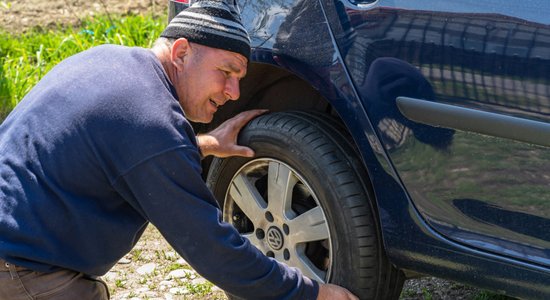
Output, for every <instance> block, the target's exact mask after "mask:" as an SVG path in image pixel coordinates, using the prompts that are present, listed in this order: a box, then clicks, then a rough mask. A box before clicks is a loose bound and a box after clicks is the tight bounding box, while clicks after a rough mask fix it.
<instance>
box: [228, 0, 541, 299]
mask: <svg viewBox="0 0 550 300" xmlns="http://www.w3.org/2000/svg"><path fill="white" fill-rule="evenodd" d="M358 2H361V1H353V2H352V1H338V0H318V1H315V0H271V1H257V0H240V1H239V6H240V9H241V11H242V19H243V24H245V27H246V28H247V30H248V31H249V33H250V36H251V42H252V46H253V52H252V56H251V66H252V67H253V66H254V65H261V64H267V65H270V66H273V67H276V68H279V69H284V70H286V71H288V72H290V73H292V74H294V75H296V76H297V77H299V78H301V79H302V80H304V81H305V82H307V84H308V85H310V86H311V87H313V88H314V89H315V90H317V91H318V92H319V93H320V94H321V95H322V96H323V97H324V98H325V99H326V100H327V101H328V102H329V103H330V105H331V107H332V108H333V109H334V110H335V111H336V112H337V113H338V115H339V116H340V118H341V119H342V121H343V122H344V124H345V125H346V127H347V129H348V131H349V133H350V134H351V136H352V137H353V140H354V142H355V144H356V147H357V149H358V152H359V154H360V156H361V158H362V160H363V162H364V165H365V168H366V170H367V172H368V174H369V177H370V178H369V180H370V183H371V187H372V192H373V195H374V196H375V198H376V211H377V212H378V219H379V221H380V226H381V232H382V237H383V240H384V245H385V250H386V252H387V254H388V256H389V258H390V260H391V261H392V262H393V263H394V264H395V265H396V266H397V267H399V268H401V269H405V270H411V271H414V272H419V273H424V274H430V275H433V276H438V277H443V278H448V279H452V280H456V281H461V282H464V283H468V284H471V285H475V286H480V287H483V288H487V289H492V290H495V291H498V292H501V293H507V294H510V295H515V296H520V297H524V298H538V299H547V298H550V285H549V284H548V283H549V282H550V252H549V251H550V250H549V249H550V245H549V243H550V225H549V222H550V221H549V220H550V219H549V218H550V193H548V192H549V189H550V185H549V183H550V173H549V172H548V170H550V151H549V149H548V147H547V146H548V141H546V139H545V138H544V137H545V136H546V135H547V134H548V132H547V127H548V123H549V122H550V115H549V112H550V76H549V74H550V51H549V50H550V49H549V47H550V26H549V23H550V19H549V18H548V17H547V16H545V13H541V12H543V11H548V9H545V8H550V7H549V6H550V4H549V3H548V2H547V1H536V0H526V1H522V2H521V3H520V2H514V1H510V0H504V1H496V0H475V1H474V0H457V1H441V0H438V1H434V0H431V1H428V0H422V1H420V0H407V1H405V0H380V1H374V2H373V1H366V2H362V4H361V5H358V4H357V3H358ZM354 3H355V4H354ZM243 92H244V93H246V91H243ZM399 97H403V98H402V99H405V102H406V100H407V99H408V100H410V101H408V102H407V103H406V104H400V105H398V103H397V98H399ZM411 103H412V104H411ZM407 104H408V106H407ZM246 108H254V106H253V105H251V104H250V103H249V104H247V106H246ZM407 109H408V111H407ZM411 109H412V111H413V112H414V111H416V114H414V113H412V114H411ZM429 109H432V110H429ZM445 109H448V110H449V111H451V112H452V113H449V114H448V115H446V117H441V116H439V115H442V114H443V113H444V112H445ZM455 111H459V112H460V113H462V114H460V113H459V114H455ZM427 113H432V114H434V115H436V117H435V118H434V119H430V118H426V116H425V114H427ZM477 113H482V114H483V113H487V114H489V115H490V116H493V117H494V120H500V121H502V122H500V123H499V122H497V121H494V120H493V121H494V122H493V121H490V122H489V123H483V122H481V123H479V124H478V123H475V122H473V121H472V120H475V117H476V116H477ZM437 116H439V119H438V118H437ZM501 117H502V118H501ZM510 118H512V119H510ZM462 119H464V120H462ZM481 119H483V120H485V119H484V118H483V117H482V118H481ZM510 120H512V121H510ZM533 123H534V124H535V125H536V124H539V125H541V126H540V127H537V126H533V127H529V126H530V125H532V124H533ZM487 124H492V125H490V126H493V127H491V128H489V131H487V130H488V129H487V126H488V125H487ZM513 124H515V125H513ZM525 124H527V125H526V126H527V127H528V129H529V128H530V129H529V130H531V131H529V130H527V131H522V130H523V129H522V130H519V131H517V128H523V127H522V126H524V125H525ZM518 126H519V127H518ZM500 127H502V128H500ZM541 128H542V129H541ZM491 130H492V131H491ZM514 130H516V131H517V132H519V133H517V132H516V133H517V134H516V135H514ZM539 130H540V131H539ZM495 132H496V133H495ZM499 132H500V134H499ZM525 132H527V133H528V134H525ZM538 133H540V136H539V134H538ZM518 134H519V135H518ZM523 135H527V136H525V137H524V136H523ZM531 138H532V139H531ZM533 141H540V142H538V143H537V142H533Z"/></svg>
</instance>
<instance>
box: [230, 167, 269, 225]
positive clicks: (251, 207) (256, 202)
mask: <svg viewBox="0 0 550 300" xmlns="http://www.w3.org/2000/svg"><path fill="white" fill-rule="evenodd" d="M229 193H230V195H231V197H232V198H233V200H234V201H235V203H236V204H237V205H238V206H239V208H240V209H241V210H242V211H243V212H244V214H245V215H246V216H247V217H248V218H249V219H250V220H251V221H252V223H253V224H254V226H255V227H257V226H258V224H259V221H260V219H261V218H262V216H263V215H264V209H265V207H266V206H267V204H266V203H265V201H264V199H263V198H262V196H261V195H260V193H259V192H258V190H257V189H256V187H254V186H253V185H252V183H251V182H250V181H249V180H248V178H247V177H246V176H244V175H243V174H239V175H237V177H235V179H233V182H231V188H230V190H229Z"/></svg>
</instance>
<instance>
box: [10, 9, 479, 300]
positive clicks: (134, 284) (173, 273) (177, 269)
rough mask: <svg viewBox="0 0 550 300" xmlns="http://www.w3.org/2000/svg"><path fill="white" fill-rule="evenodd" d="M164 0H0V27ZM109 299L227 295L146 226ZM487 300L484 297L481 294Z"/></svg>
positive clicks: (428, 287) (65, 20)
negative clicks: (194, 269) (201, 275)
mask: <svg viewBox="0 0 550 300" xmlns="http://www.w3.org/2000/svg"><path fill="white" fill-rule="evenodd" d="M166 3H167V1H165V0H99V1H86V0H48V1H43V0H17V1H3V0H0V28H2V29H4V30H6V31H8V32H13V33H16V32H22V31H25V30H26V29H28V28H32V27H42V28H50V27H55V24H56V23H62V24H67V25H78V24H79V22H80V21H81V20H82V19H83V18H85V17H86V16H93V15H96V14H105V13H108V14H111V15H121V14H122V15H123V14H132V13H148V14H153V15H157V16H164V15H166ZM104 279H105V281H106V282H107V283H108V285H109V289H110V291H111V297H112V299H114V300H116V299H226V297H225V295H224V294H223V292H222V291H221V290H220V289H219V288H217V287H216V286H214V285H212V284H211V283H210V282H208V281H206V280H205V279H203V278H202V277H200V276H199V275H198V274H197V273H196V272H195V271H193V269H192V268H191V267H190V266H189V265H188V264H187V263H186V262H185V261H184V260H183V259H182V258H181V257H179V256H178V255H177V254H176V253H175V252H174V250H173V249H172V248H171V247H170V246H169V245H168V244H167V243H166V242H165V240H164V239H163V238H162V236H161V235H160V233H159V232H158V231H157V230H156V229H155V228H154V227H153V226H149V227H148V229H147V230H146V232H145V234H144V236H143V237H142V239H141V240H140V241H139V243H138V244H137V245H136V246H135V248H134V249H133V250H132V251H131V252H130V253H129V254H128V255H126V256H125V257H124V258H123V259H121V260H120V262H119V263H118V264H117V265H116V266H115V267H114V268H113V269H112V270H111V271H110V272H108V273H107V274H106V275H105V276H104ZM480 293H482V292H481V291H480V290H477V289H474V288H471V287H468V286H464V285H461V284H457V283H454V282H450V281H446V280H442V279H437V278H431V277H430V278H422V279H414V280H408V281H407V282H406V283H405V287H404V288H403V293H402V296H401V297H402V299H408V300H413V299H434V300H435V299H442V300H447V299H449V300H450V299H453V300H454V299H478V298H480V297H479V295H480ZM485 299H486V298H485Z"/></svg>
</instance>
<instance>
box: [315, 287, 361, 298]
mask: <svg viewBox="0 0 550 300" xmlns="http://www.w3.org/2000/svg"><path fill="white" fill-rule="evenodd" d="M317 300H359V298H357V296H355V295H354V294H352V293H350V291H348V290H347V289H345V288H343V287H341V286H337V285H334V284H328V283H327V284H319V295H318V296H317Z"/></svg>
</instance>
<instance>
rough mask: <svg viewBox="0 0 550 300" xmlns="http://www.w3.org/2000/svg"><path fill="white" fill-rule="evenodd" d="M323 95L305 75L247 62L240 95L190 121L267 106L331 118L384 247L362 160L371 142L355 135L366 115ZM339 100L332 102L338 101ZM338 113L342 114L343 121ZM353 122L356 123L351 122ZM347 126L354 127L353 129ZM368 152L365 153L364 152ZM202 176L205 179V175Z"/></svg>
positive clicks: (220, 118)
mask: <svg viewBox="0 0 550 300" xmlns="http://www.w3.org/2000/svg"><path fill="white" fill-rule="evenodd" d="M331 98H332V99H334V96H332V97H328V96H327V97H326V96H325V95H323V94H322V92H321V91H319V90H317V89H315V88H314V83H312V82H310V81H309V80H308V79H307V78H306V76H302V75H301V74H296V73H292V72H291V71H289V70H287V69H285V68H282V67H280V66H277V65H276V64H271V63H265V62H251V63H250V64H249V67H248V72H247V76H246V77H245V78H244V79H243V80H242V81H241V96H240V98H239V100H238V101H231V102H228V103H227V104H225V105H224V106H223V107H222V108H220V110H219V111H218V112H217V113H216V115H215V116H214V120H213V121H212V122H211V123H210V124H207V125H204V124H194V125H195V130H196V131H197V132H207V131H209V130H211V129H213V128H215V127H217V126H218V125H219V124H221V123H222V122H223V121H225V120H227V119H229V118H230V117H232V116H234V115H236V114H238V113H239V112H242V111H245V110H249V109H268V110H269V111H270V112H279V111H289V110H307V111H317V112H320V113H324V114H327V115H330V116H332V117H333V118H335V119H336V120H337V121H338V123H339V125H340V127H342V128H345V130H346V135H347V136H348V141H349V142H350V144H351V145H352V147H353V148H354V149H355V151H356V154H357V157H358V159H359V160H360V161H361V163H362V166H363V168H364V170H365V171H366V174H367V176H368V178H364V180H363V182H362V183H363V185H364V186H365V188H366V191H367V192H368V193H369V197H370V198H371V199H372V201H370V202H371V203H370V205H371V208H372V210H373V213H374V214H375V218H376V221H377V225H378V232H379V233H380V235H381V236H380V237H381V238H382V240H383V241H384V242H383V245H384V248H386V247H385V238H384V230H383V226H382V220H381V216H380V213H379V207H378V201H377V199H376V193H375V190H374V185H373V183H372V178H371V177H372V175H370V174H369V173H370V171H369V168H368V167H367V164H366V162H365V159H366V158H365V156H368V155H374V151H373V149H372V145H371V144H370V142H372V141H370V142H369V141H368V140H367V138H366V137H365V136H361V135H358V134H357V132H363V131H362V130H361V128H362V127H364V125H362V122H368V118H367V117H366V115H365V114H364V113H363V110H362V109H352V108H351V107H350V106H347V105H344V104H343V103H344V102H345V101H344V100H343V99H339V100H332V102H331V100H329V99H331ZM338 101H339V103H335V102H338ZM341 116H345V122H344V120H343V118H342V117H341ZM353 122H356V123H353ZM350 128H354V129H356V130H355V132H354V131H353V130H350ZM365 152H368V153H365ZM210 163H211V158H210V159H205V160H204V161H203V176H204V177H206V175H207V174H208V170H209V167H210ZM205 179H206V178H205Z"/></svg>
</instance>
